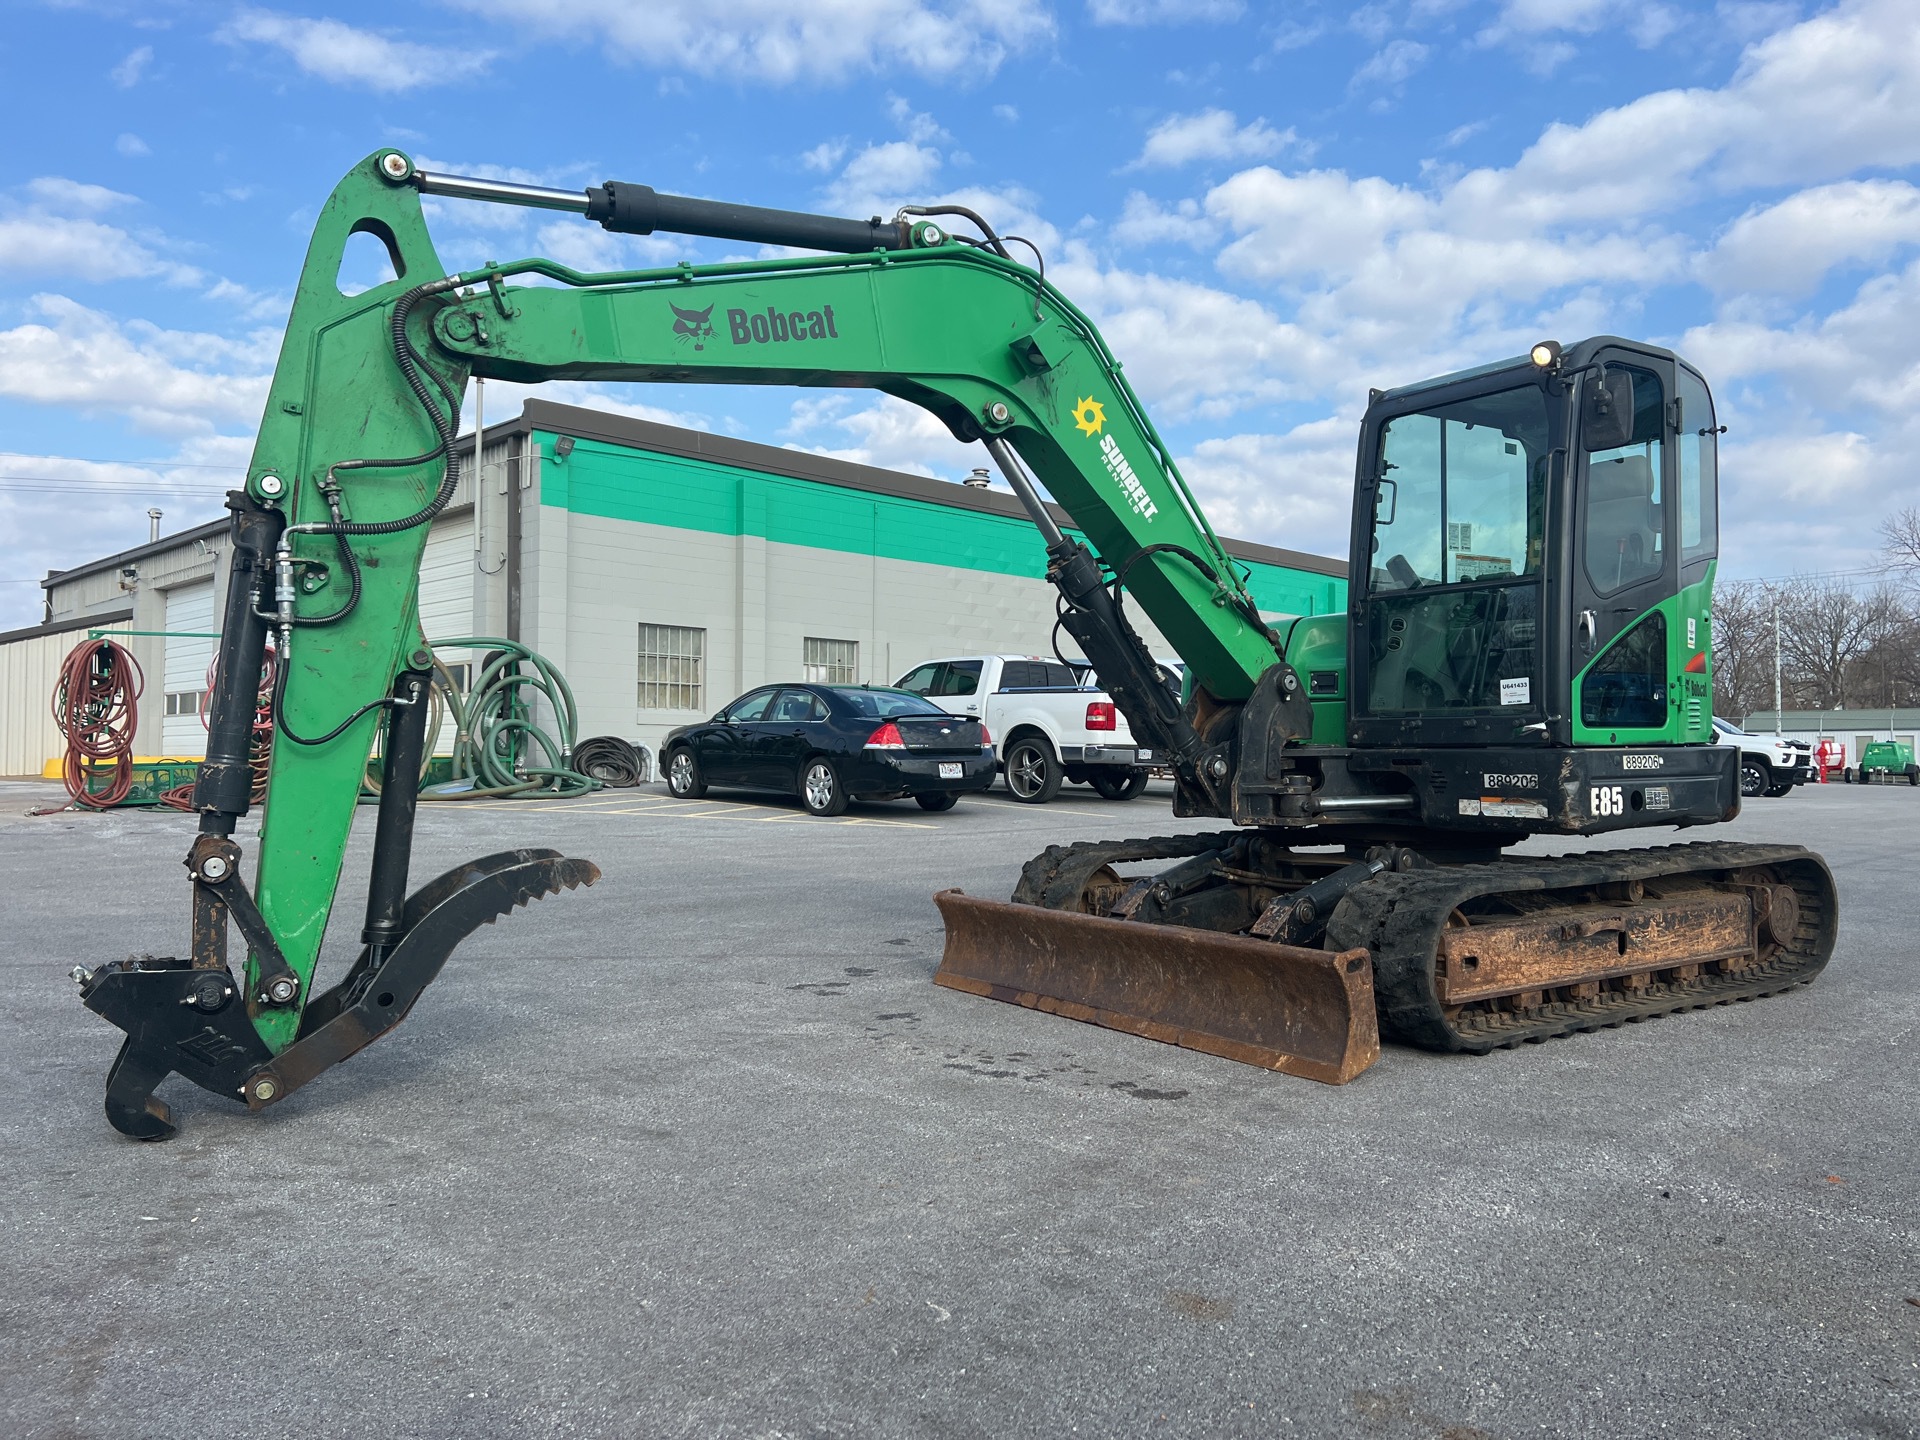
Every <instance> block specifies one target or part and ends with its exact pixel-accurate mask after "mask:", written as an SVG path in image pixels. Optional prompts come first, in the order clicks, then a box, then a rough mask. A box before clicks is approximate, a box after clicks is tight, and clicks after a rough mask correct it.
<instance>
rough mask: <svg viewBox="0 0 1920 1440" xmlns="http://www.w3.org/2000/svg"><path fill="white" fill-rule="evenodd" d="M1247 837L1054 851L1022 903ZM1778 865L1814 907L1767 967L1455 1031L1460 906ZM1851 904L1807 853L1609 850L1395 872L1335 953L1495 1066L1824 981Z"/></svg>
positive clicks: (1335, 929)
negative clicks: (1448, 965)
mask: <svg viewBox="0 0 1920 1440" xmlns="http://www.w3.org/2000/svg"><path fill="white" fill-rule="evenodd" d="M1246 834H1247V832H1246V831H1244V830H1228V831H1214V832H1211V833H1205V834H1198V835H1166V836H1155V837H1152V838H1150V839H1142V840H1089V841H1081V842H1080V843H1078V844H1074V845H1054V846H1049V847H1048V848H1047V849H1046V850H1044V851H1042V852H1041V853H1040V854H1039V855H1036V856H1035V857H1034V858H1033V859H1032V860H1030V861H1028V862H1027V864H1026V866H1025V867H1024V868H1023V869H1022V870H1021V873H1020V883H1019V885H1018V886H1017V887H1016V888H1015V890H1014V893H1013V898H1014V900H1015V902H1017V903H1022V904H1028V905H1044V906H1046V907H1048V908H1049V909H1056V910H1075V911H1079V910H1083V909H1084V908H1085V907H1084V904H1083V902H1082V901H1081V899H1080V896H1081V892H1082V890H1083V889H1084V887H1085V886H1086V884H1087V882H1088V881H1089V880H1090V879H1092V877H1093V876H1094V874H1096V873H1097V872H1098V871H1099V869H1100V868H1101V866H1103V865H1117V864H1128V863H1131V862H1137V861H1144V860H1178V859H1184V858H1185V857H1187V856H1190V855H1198V854H1200V853H1202V852H1203V851H1206V850H1211V849H1216V848H1224V847H1226V846H1227V845H1229V844H1231V843H1233V841H1235V840H1236V839H1239V838H1242V837H1244V836H1245V835H1246ZM1761 867H1766V868H1770V869H1772V870H1773V871H1774V872H1775V874H1776V875H1777V876H1778V877H1779V879H1780V880H1781V881H1782V882H1784V883H1788V884H1791V885H1792V886H1793V887H1794V891H1795V893H1796V895H1797V896H1798V898H1799V901H1800V923H1799V926H1798V928H1797V929H1796V930H1795V933H1794V938H1793V943H1792V944H1791V945H1790V946H1788V947H1786V948H1785V949H1784V950H1783V951H1782V952H1780V953H1779V954H1777V955H1776V956H1775V957H1774V958H1772V959H1770V960H1768V961H1766V962H1765V963H1763V964H1759V965H1754V966H1750V967H1748V968H1746V969H1743V970H1737V971H1733V972H1731V973H1728V974H1703V975H1702V976H1700V977H1699V978H1698V979H1696V980H1690V981H1673V982H1667V983H1660V984H1651V985H1646V986H1642V987H1641V988H1639V989H1637V990H1631V991H1627V990H1602V991H1601V992H1600V993H1599V994H1598V995H1596V996H1594V997H1593V998H1592V999H1590V1000H1577V1001H1576V1000H1566V1001H1561V1000H1556V1001H1552V1002H1550V1003H1547V1004H1543V1005H1540V1006H1537V1007H1535V1008H1533V1009H1530V1010H1525V1011H1482V1010H1478V1009H1475V1010H1471V1011H1468V1012H1466V1013H1464V1014H1462V1015H1461V1016H1460V1017H1459V1023H1458V1024H1455V1023H1453V1022H1450V1021H1449V1020H1448V1019H1447V1017H1446V1014H1445V1012H1444V1010H1443V1008H1442V1007H1441V1005H1440V1002H1439V999H1438V996H1437V994H1436V992H1435V989H1434V976H1433V961H1434V954H1435V951H1436V948H1437V946H1438V943H1439V932H1440V929H1441V927H1443V926H1444V925H1445V924H1446V921H1447V917H1448V916H1449V915H1451V914H1452V913H1453V911H1454V910H1455V909H1456V908H1458V907H1459V906H1460V905H1462V904H1465V903H1466V902H1468V901H1470V900H1474V899H1480V898H1484V897H1486V896H1490V895H1498V894H1500V893H1501V892H1503V891H1509V892H1532V893H1538V892H1542V891H1567V890H1583V889H1589V888H1592V887H1596V886H1600V885H1606V884H1618V883H1620V882H1623V881H1628V880H1657V879H1662V878H1669V879H1670V878H1676V877H1681V876H1688V877H1695V878H1701V879H1707V880H1713V879H1715V878H1718V877H1721V876H1724V874H1725V873H1726V872H1728V871H1735V870H1749V869H1755V868H1761ZM1838 921H1839V906H1838V902H1837V898H1836V896H1835V893H1834V886H1833V877H1832V875H1831V874H1829V873H1828V870H1827V866H1826V862H1825V861H1823V860H1822V859H1821V858H1820V857H1819V856H1818V855H1816V854H1814V853H1813V852H1812V851H1810V850H1806V849H1803V848H1802V847H1800V846H1798V845H1741V844H1735V843H1732V842H1727V841H1708V842H1704V843H1696V844H1689V845H1665V846H1659V847H1656V848H1651V849H1645V850H1603V851H1594V852H1592V853H1590V854H1586V855H1568V856H1559V857H1554V858H1543V859H1533V858H1518V857H1515V858H1502V859H1500V860H1497V861H1494V862H1492V863H1490V864H1484V865H1439V866H1432V867H1427V868H1422V869H1418V870H1412V871H1405V872H1398V873H1388V874H1384V875H1380V876H1377V877H1376V878H1374V879H1373V880H1370V881H1368V882H1367V883H1366V884H1364V885H1362V886H1360V887H1358V888H1357V889H1355V890H1354V891H1353V892H1352V893H1351V894H1349V895H1348V896H1347V898H1346V899H1345V900H1344V901H1342V902H1341V905H1340V908H1339V909H1338V910H1336V911H1335V912H1334V914H1333V917H1332V919H1331V920H1330V921H1329V923H1328V926H1327V936H1326V941H1325V947H1326V948H1327V949H1330V950H1346V949H1351V948H1355V947H1359V948H1364V949H1366V950H1368V951H1370V952H1372V954H1373V969H1374V992H1375V995H1376V997H1377V999H1378V1002H1379V1006H1380V1019H1381V1022H1382V1025H1383V1027H1384V1029H1385V1032H1386V1033H1387V1034H1390V1035H1392V1036H1393V1037H1394V1038H1396V1039H1400V1040H1404V1041H1406V1042H1408V1043H1411V1044H1414V1045H1419V1046H1421V1047H1422V1048H1424V1049H1429V1050H1450V1051H1465V1052H1468V1053H1471V1054H1480V1055H1484V1054H1486V1053H1488V1052H1490V1051H1493V1050H1499V1049H1506V1048H1510V1047H1512V1046H1515V1045H1519V1044H1522V1043H1524V1042H1529V1041H1539V1040H1550V1039H1554V1038H1557V1037H1559V1036H1563V1035H1572V1034H1576V1033H1579V1032H1582V1031H1590V1030H1600V1029H1606V1028H1610V1027H1613V1026H1617V1025H1623V1024H1628V1023H1631V1022H1635V1021H1640V1020H1648V1019H1652V1018H1653V1017H1655V1016H1658V1015H1670V1014H1674V1013H1677V1012H1679V1011H1683V1010H1702V1009H1706V1008H1707V1007H1709V1006H1713V1005H1725V1004H1729V1003H1731V1002H1732V1001H1735V1000H1753V999H1758V998H1759V997H1761V996H1763V995H1774V994H1778V993H1779V992H1781V991H1783V990H1790V989H1792V988H1793V987H1795V986H1797V985H1805V984H1807V983H1809V982H1810V981H1812V980H1813V979H1814V977H1815V976H1817V975H1818V974H1819V973H1820V971H1821V970H1823V969H1824V968H1825V967H1826V964H1827V960H1828V959H1829V957H1830V956H1831V955H1832V953H1833V945H1834V938H1835V933H1836V931H1837V928H1838Z"/></svg>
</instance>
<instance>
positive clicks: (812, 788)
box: [800, 756, 847, 816]
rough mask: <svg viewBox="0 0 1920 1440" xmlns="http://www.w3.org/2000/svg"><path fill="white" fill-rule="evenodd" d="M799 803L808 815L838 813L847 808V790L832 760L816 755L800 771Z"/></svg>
mask: <svg viewBox="0 0 1920 1440" xmlns="http://www.w3.org/2000/svg"><path fill="white" fill-rule="evenodd" d="M800 803H801V804H802V805H804V806H806V808H807V813H808V814H809V815H823V816H824V815H839V814H841V813H842V812H844V811H845V810H846V808H847V792H846V789H845V788H844V787H843V786H842V785H841V784H840V775H839V772H837V771H836V770H835V769H834V768H833V762H832V761H830V760H826V759H823V758H821V757H819V756H816V757H815V758H813V759H812V760H809V761H808V762H807V763H806V765H805V766H804V767H803V768H802V769H801V771H800Z"/></svg>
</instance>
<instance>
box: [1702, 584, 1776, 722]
mask: <svg viewBox="0 0 1920 1440" xmlns="http://www.w3.org/2000/svg"><path fill="white" fill-rule="evenodd" d="M1710 629H1711V631H1712V634H1713V713H1714V714H1716V715H1724V716H1726V717H1727V718H1728V719H1730V720H1734V721H1738V722H1744V721H1745V719H1746V717H1747V716H1749V715H1751V714H1752V713H1753V712H1754V711H1756V710H1771V709H1772V708H1773V593H1772V591H1771V590H1769V589H1768V588H1767V587H1766V586H1764V585H1762V584H1760V583H1759V582H1757V581H1753V580H1735V581H1732V582H1730V583H1728V584H1724V585H1716V586H1715V587H1714V591H1713V621H1712V624H1711V626H1710Z"/></svg>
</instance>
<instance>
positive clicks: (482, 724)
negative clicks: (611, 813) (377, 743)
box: [420, 635, 600, 800]
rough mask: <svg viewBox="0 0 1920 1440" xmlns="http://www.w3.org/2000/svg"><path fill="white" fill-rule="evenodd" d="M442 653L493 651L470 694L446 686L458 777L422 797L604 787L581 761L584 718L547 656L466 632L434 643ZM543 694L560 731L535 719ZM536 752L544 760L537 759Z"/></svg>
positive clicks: (545, 795) (560, 795)
mask: <svg viewBox="0 0 1920 1440" xmlns="http://www.w3.org/2000/svg"><path fill="white" fill-rule="evenodd" d="M435 647H436V648H437V649H440V650H478V651H482V652H484V653H485V655H486V659H485V660H484V661H483V662H482V664H481V667H480V673H479V674H478V675H476V676H475V677H474V680H473V683H472V685H470V686H469V687H468V690H467V694H466V696H465V698H464V699H463V698H462V697H461V696H459V695H457V694H455V693H453V691H452V689H451V688H450V687H448V688H447V691H446V696H445V699H446V703H447V711H448V713H449V714H450V715H451V716H452V717H453V723H454V739H453V779H452V780H450V781H449V782H447V783H446V784H444V785H428V786H426V787H424V788H423V789H422V790H421V791H420V798H421V799H422V800H474V799H480V798H483V797H491V798H498V797H500V796H503V795H522V796H527V797H528V798H533V797H536V796H537V797H539V798H541V799H565V798H569V797H571V796H575V795H585V794H587V793H588V792H589V791H592V790H597V789H599V788H600V782H599V781H598V780H595V779H594V778H593V777H592V776H591V775H586V774H583V773H581V771H580V770H579V769H578V768H576V767H575V763H574V739H575V735H576V733H577V725H578V715H577V713H576V710H575V707H574V702H573V690H572V687H570V686H569V685H568V684H567V680H566V677H565V676H564V675H562V674H561V673H560V672H559V671H558V670H557V669H555V668H554V666H553V663H552V662H551V661H549V660H548V659H547V658H546V657H545V656H543V655H540V654H538V653H537V652H535V651H533V650H530V649H528V648H527V647H526V646H525V645H522V644H520V643H518V642H517V641H513V640H501V639H498V638H495V637H492V636H485V635H480V636H467V637H466V638H464V639H459V640H440V641H436V642H435ZM539 699H544V700H545V701H546V702H547V705H548V707H549V708H550V709H551V710H552V711H553V714H554V717H555V729H556V730H557V731H558V732H559V733H558V734H557V735H550V734H548V733H547V732H546V731H545V730H543V729H541V728H540V726H538V725H536V724H535V723H534V721H533V704H532V703H531V702H533V701H535V700H539ZM535 751H538V752H539V755H538V757H537V758H539V759H542V760H544V761H545V763H544V764H534V763H532V762H533V761H534V760H535V759H536V756H535V753H534V752H535Z"/></svg>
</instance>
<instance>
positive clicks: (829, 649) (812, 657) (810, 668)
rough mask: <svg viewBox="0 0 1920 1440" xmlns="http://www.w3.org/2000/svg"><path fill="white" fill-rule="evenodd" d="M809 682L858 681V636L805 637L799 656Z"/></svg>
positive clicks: (838, 682)
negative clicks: (840, 638)
mask: <svg viewBox="0 0 1920 1440" xmlns="http://www.w3.org/2000/svg"><path fill="white" fill-rule="evenodd" d="M801 660H802V663H803V665H804V667H805V670H806V675H805V679H806V681H807V683H808V684H810V685H857V684H859V683H860V642H859V641H858V640H816V639H815V638H814V637H813V636H811V635H809V636H807V638H806V644H805V649H804V652H803V654H802V656H801Z"/></svg>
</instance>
